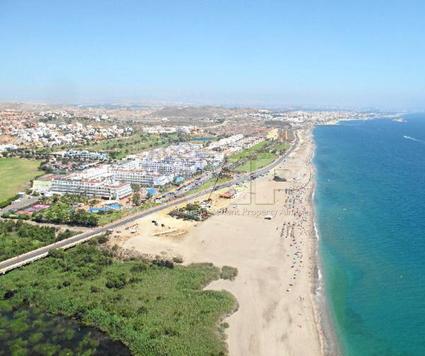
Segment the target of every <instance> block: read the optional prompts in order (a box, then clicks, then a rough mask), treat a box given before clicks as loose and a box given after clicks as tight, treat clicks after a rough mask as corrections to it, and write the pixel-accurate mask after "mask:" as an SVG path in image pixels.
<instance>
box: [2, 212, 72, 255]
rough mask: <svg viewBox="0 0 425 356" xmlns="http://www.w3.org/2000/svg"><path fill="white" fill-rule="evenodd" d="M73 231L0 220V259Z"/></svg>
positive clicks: (65, 236) (30, 249) (69, 234)
mask: <svg viewBox="0 0 425 356" xmlns="http://www.w3.org/2000/svg"><path fill="white" fill-rule="evenodd" d="M72 235H74V233H73V232H71V231H69V230H65V231H64V232H58V229H55V228H53V227H47V226H36V225H32V224H28V223H24V222H22V221H17V222H15V221H11V220H5V221H0V261H3V260H7V259H8V258H11V257H14V256H17V255H20V254H22V253H25V252H29V251H32V250H35V249H36V248H39V247H42V246H46V245H49V244H51V243H53V242H56V241H59V240H63V239H66V238H68V237H71V236H72Z"/></svg>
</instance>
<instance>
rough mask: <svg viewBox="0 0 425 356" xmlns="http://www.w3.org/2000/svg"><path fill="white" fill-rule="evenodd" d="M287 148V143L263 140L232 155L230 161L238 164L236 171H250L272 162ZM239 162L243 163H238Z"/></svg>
mask: <svg viewBox="0 0 425 356" xmlns="http://www.w3.org/2000/svg"><path fill="white" fill-rule="evenodd" d="M287 148H288V144H287V143H279V142H275V141H262V142H260V143H257V144H256V145H254V146H252V147H250V148H248V149H246V150H243V151H241V152H238V153H235V154H233V155H231V156H230V157H229V158H228V161H229V162H231V163H236V164H237V167H236V168H235V170H236V171H238V172H241V173H250V172H253V171H256V170H258V169H260V168H263V167H265V166H267V165H269V164H270V163H272V162H273V161H274V160H276V159H277V157H278V156H279V155H281V154H282V153H283V152H284V151H285V150H287ZM237 162H241V163H239V164H238V163H237Z"/></svg>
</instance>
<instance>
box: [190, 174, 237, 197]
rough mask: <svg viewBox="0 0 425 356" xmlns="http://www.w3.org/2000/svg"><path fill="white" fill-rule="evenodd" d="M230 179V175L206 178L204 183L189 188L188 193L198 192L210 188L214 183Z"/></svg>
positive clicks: (217, 183)
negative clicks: (191, 188)
mask: <svg viewBox="0 0 425 356" xmlns="http://www.w3.org/2000/svg"><path fill="white" fill-rule="evenodd" d="M231 179H232V178H230V177H220V178H219V179H218V180H217V177H213V178H211V179H208V180H207V181H206V182H205V183H204V184H201V185H200V186H199V187H197V188H195V189H193V190H190V191H189V193H190V194H195V193H199V192H200V191H202V190H205V189H208V188H212V187H213V186H215V185H219V184H223V183H226V182H228V181H230V180H231Z"/></svg>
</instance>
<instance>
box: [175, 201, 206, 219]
mask: <svg viewBox="0 0 425 356" xmlns="http://www.w3.org/2000/svg"><path fill="white" fill-rule="evenodd" d="M169 215H170V216H173V217H175V218H177V219H183V220H195V221H204V220H206V219H208V218H209V217H210V216H211V213H210V212H209V211H208V209H206V208H204V207H202V206H201V204H200V203H199V202H194V203H187V204H186V205H185V206H183V207H181V208H177V209H174V210H172V211H171V212H170V213H169Z"/></svg>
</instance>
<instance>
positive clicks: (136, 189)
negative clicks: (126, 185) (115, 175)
mask: <svg viewBox="0 0 425 356" xmlns="http://www.w3.org/2000/svg"><path fill="white" fill-rule="evenodd" d="M131 189H133V192H135V193H138V192H140V184H136V183H131Z"/></svg>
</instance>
